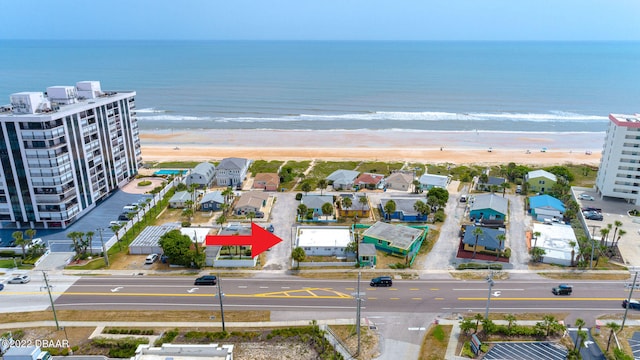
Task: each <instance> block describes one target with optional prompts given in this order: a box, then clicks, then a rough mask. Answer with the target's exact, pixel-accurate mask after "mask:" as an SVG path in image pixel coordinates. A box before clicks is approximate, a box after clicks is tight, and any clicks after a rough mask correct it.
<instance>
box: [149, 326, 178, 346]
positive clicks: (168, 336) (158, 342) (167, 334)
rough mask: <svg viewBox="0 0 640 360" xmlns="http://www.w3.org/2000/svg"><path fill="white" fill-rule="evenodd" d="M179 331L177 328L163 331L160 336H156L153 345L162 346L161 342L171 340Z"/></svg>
mask: <svg viewBox="0 0 640 360" xmlns="http://www.w3.org/2000/svg"><path fill="white" fill-rule="evenodd" d="M179 333H180V332H179V331H178V329H173V330H169V331H167V332H165V333H164V334H162V336H161V337H160V338H158V340H156V341H155V343H154V346H162V344H164V343H170V342H172V341H173V340H174V339H175V338H176V337H177V336H178V334H179Z"/></svg>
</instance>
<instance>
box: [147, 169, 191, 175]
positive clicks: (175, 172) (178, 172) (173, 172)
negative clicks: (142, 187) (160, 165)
mask: <svg viewBox="0 0 640 360" xmlns="http://www.w3.org/2000/svg"><path fill="white" fill-rule="evenodd" d="M184 173H186V170H167V169H163V170H158V171H156V172H154V173H153V175H158V176H160V175H182V174H184Z"/></svg>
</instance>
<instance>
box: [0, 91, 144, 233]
mask: <svg viewBox="0 0 640 360" xmlns="http://www.w3.org/2000/svg"><path fill="white" fill-rule="evenodd" d="M135 95H136V93H135V92H134V91H126V92H114V91H106V92H103V91H102V90H101V88H100V82H98V81H81V82H78V83H76V85H75V86H53V87H49V88H47V92H46V93H42V92H21V93H15V94H12V95H11V96H10V99H11V100H10V101H11V104H9V105H4V106H0V227H2V228H27V227H28V228H34V229H43V228H45V229H46V228H66V227H67V226H69V224H71V223H72V222H73V221H75V220H77V219H78V218H80V217H81V216H82V215H84V214H85V213H87V212H88V211H90V210H91V209H92V208H94V207H95V204H96V202H98V201H100V200H101V199H104V198H106V197H107V196H108V195H109V193H111V192H113V191H114V190H116V189H118V188H119V187H121V186H123V185H125V184H127V183H128V182H129V181H130V180H132V179H133V178H134V177H135V176H136V174H137V173H138V168H139V166H140V164H141V163H142V156H141V151H140V138H139V132H138V123H137V119H136V114H135V101H134V97H135Z"/></svg>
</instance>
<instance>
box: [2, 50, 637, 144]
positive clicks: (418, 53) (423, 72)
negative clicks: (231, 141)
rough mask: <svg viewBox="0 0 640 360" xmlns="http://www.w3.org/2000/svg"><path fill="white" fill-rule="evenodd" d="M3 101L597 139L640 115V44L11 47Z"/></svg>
mask: <svg viewBox="0 0 640 360" xmlns="http://www.w3.org/2000/svg"><path fill="white" fill-rule="evenodd" d="M0 48H2V51H1V52H0V103H2V104H6V103H8V102H9V95H10V94H11V93H14V92H20V91H44V90H45V89H46V87H47V86H52V85H73V84H75V82H76V81H81V80H100V81H101V83H102V88H103V90H135V91H137V109H138V110H137V112H138V119H139V125H140V128H141V130H142V131H153V130H168V129H279V130H287V129H292V130H293V129H295V130H314V129H317V130H356V129H370V130H385V129H389V130H395V131H398V130H401V131H514V132H594V133H601V132H604V131H605V130H606V125H607V123H608V120H607V117H608V114H609V113H636V112H638V111H639V109H640V86H639V85H638V84H640V42H375V41H368V42H353V41H343V42H335V41H331V42H323V41H182V42H180V41H166V42H163V41H36V40H29V41H13V40H0Z"/></svg>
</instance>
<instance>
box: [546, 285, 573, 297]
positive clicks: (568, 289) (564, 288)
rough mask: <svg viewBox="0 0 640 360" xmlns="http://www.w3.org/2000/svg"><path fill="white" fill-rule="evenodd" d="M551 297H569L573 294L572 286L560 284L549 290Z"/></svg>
mask: <svg viewBox="0 0 640 360" xmlns="http://www.w3.org/2000/svg"><path fill="white" fill-rule="evenodd" d="M551 292H552V293H553V295H571V293H572V292H573V286H571V285H567V284H560V285H558V286H556V287H554V288H553V289H551Z"/></svg>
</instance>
